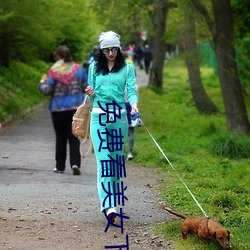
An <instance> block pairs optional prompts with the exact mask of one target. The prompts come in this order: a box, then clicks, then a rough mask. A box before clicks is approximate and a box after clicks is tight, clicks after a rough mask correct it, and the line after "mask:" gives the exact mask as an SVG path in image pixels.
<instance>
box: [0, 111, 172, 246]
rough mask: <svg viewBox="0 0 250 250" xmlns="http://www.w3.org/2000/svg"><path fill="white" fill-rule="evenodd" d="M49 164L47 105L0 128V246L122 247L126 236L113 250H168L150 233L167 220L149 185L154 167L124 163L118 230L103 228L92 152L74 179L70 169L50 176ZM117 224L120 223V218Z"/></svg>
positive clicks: (153, 182)
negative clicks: (122, 199)
mask: <svg viewBox="0 0 250 250" xmlns="http://www.w3.org/2000/svg"><path fill="white" fill-rule="evenodd" d="M140 129H141V128H140ZM129 163H130V162H129ZM54 165H55V162H54V132H53V129H52V124H51V119H50V115H49V112H48V110H47V108H44V109H41V110H39V111H38V112H36V113H35V114H33V115H32V116H30V117H28V118H26V119H24V120H23V121H21V122H20V123H17V124H15V126H12V127H9V128H3V129H1V130H0V232H1V233H0V250H7V249H16V250H21V249H25V250H26V249H27V250H29V249H32V250H33V249H37V250H38V249H39V250H40V249H53V250H63V249H70V250H78V249H79V250H80V249H81V250H82V249H91V250H99V249H111V248H108V246H113V247H114V246H118V245H126V235H128V242H129V247H125V246H124V247H122V248H120V249H130V250H138V249H140V250H154V249H159V250H161V249H169V250H172V249H173V246H172V245H173V244H172V242H171V241H164V240H163V238H162V237H161V236H156V235H155V234H154V232H153V228H154V226H155V225H156V224H157V223H161V222H164V221H167V220H168V219H169V215H168V214H167V213H166V212H164V211H163V210H162V209H161V208H160V202H161V200H160V198H159V193H158V191H157V189H155V186H156V185H157V184H158V183H159V182H161V179H162V178H161V176H160V175H159V173H157V171H156V170H154V169H145V168H143V167H133V166H132V165H131V164H128V163H127V164H126V172H127V177H126V178H124V182H125V184H126V186H127V190H126V193H125V194H126V196H127V198H128V201H126V203H125V206H124V207H123V215H124V216H128V217H129V219H124V220H123V233H122V232H121V228H120V227H121V226H120V227H114V226H110V227H109V228H108V230H107V232H106V233H105V232H104V231H105V229H106V226H107V221H106V219H105V217H104V216H103V214H102V213H101V212H100V207H99V199H98V194H97V188H96V162H95V158H94V155H93V154H91V155H90V156H89V157H87V158H86V159H83V160H82V165H81V171H82V175H80V176H73V175H72V172H71V169H70V167H69V166H67V169H66V172H65V173H64V174H56V173H53V171H52V169H53V168H54ZM116 223H117V225H121V219H120V218H117V219H116ZM105 246H106V248H105ZM112 249H114V248H112ZM115 249H119V247H116V248H115Z"/></svg>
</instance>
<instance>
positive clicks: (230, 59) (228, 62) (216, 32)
mask: <svg viewBox="0 0 250 250" xmlns="http://www.w3.org/2000/svg"><path fill="white" fill-rule="evenodd" d="M191 1H192V3H193V4H194V6H195V7H196V8H197V10H198V11H199V12H200V13H201V14H202V15H203V16H204V18H205V20H206V22H207V25H208V27H209V29H210V32H211V34H212V37H213V42H214V47H215V53H216V59H217V65H218V74H219V79H220V84H221V89H222V96H223V101H224V107H225V113H226V119H227V125H228V130H229V131H230V132H234V133H237V134H249V133H250V124H249V120H248V115H247V110H246V106H245V102H244V96H243V92H242V87H241V85H240V80H239V75H238V69H237V64H236V53H235V47H234V32H233V13H232V7H231V4H230V0H220V1H217V0H212V1H211V2H212V7H213V13H214V17H211V15H210V14H209V12H208V10H207V8H206V7H205V5H204V4H203V3H202V2H201V1H200V0H191Z"/></svg>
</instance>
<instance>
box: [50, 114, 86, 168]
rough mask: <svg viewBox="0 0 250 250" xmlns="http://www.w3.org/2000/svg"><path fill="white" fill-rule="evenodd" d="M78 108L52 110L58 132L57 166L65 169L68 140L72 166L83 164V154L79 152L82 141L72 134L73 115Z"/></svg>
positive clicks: (53, 120)
mask: <svg viewBox="0 0 250 250" xmlns="http://www.w3.org/2000/svg"><path fill="white" fill-rule="evenodd" d="M75 111H76V110H68V111H60V112H52V113H51V116H52V122H53V126H54V130H55V133H56V154H55V159H56V168H57V170H65V168H66V165H65V163H66V158H67V142H69V158H70V166H71V167H72V166H73V165H77V166H78V167H80V165H81V156H80V152H79V146H80V142H79V140H78V138H76V137H75V136H74V135H73V134H72V130H71V125H72V117H73V115H74V114H75Z"/></svg>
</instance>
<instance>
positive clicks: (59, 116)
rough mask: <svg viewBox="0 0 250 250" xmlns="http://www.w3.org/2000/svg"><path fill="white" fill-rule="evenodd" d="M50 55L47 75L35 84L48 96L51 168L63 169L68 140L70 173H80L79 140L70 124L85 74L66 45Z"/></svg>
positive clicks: (84, 83)
mask: <svg viewBox="0 0 250 250" xmlns="http://www.w3.org/2000/svg"><path fill="white" fill-rule="evenodd" d="M54 56H55V59H56V62H55V64H54V65H53V66H52V67H51V68H50V70H49V72H48V77H47V76H45V77H43V78H42V79H41V82H40V84H39V89H40V91H41V92H42V93H43V94H45V95H50V96H51V100H50V105H49V110H50V112H51V117H52V123H53V127H54V131H55V135H56V147H55V148H56V152H55V160H56V166H55V168H54V172H55V173H64V170H65V168H66V156H67V142H68V141H69V151H70V154H69V156H70V166H71V168H72V170H73V175H80V174H81V171H80V167H81V156H80V152H79V146H80V142H79V140H78V138H76V137H75V136H74V135H73V134H72V130H71V124H72V117H73V115H74V113H75V111H76V109H77V107H78V106H79V105H80V104H82V102H83V100H84V87H86V83H87V74H86V72H85V71H84V70H83V68H82V67H81V66H80V65H79V64H77V63H76V62H74V61H73V58H72V56H71V52H70V50H69V48H68V47H67V46H59V47H58V48H57V49H56V51H55V54H54Z"/></svg>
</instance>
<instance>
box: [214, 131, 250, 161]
mask: <svg viewBox="0 0 250 250" xmlns="http://www.w3.org/2000/svg"><path fill="white" fill-rule="evenodd" d="M247 140H248V138H241V137H240V136H236V135H226V136H224V135H221V136H219V137H216V138H214V139H213V140H212V143H211V151H212V153H213V154H215V155H219V156H223V157H228V158H231V159H240V158H249V156H250V146H249V141H248V142H247Z"/></svg>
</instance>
